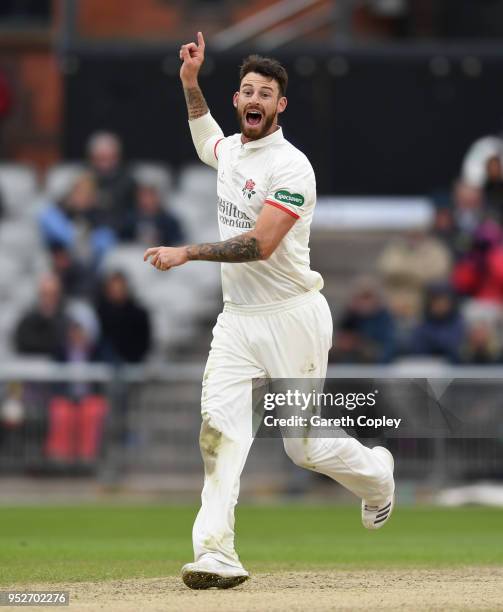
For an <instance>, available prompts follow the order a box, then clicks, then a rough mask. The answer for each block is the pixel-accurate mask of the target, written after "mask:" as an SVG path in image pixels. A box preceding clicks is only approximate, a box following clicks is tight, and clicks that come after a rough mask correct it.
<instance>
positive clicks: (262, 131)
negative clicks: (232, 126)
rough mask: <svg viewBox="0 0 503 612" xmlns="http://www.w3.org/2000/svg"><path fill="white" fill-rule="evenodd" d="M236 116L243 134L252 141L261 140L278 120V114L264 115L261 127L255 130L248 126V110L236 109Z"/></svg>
mask: <svg viewBox="0 0 503 612" xmlns="http://www.w3.org/2000/svg"><path fill="white" fill-rule="evenodd" d="M236 115H237V119H238V123H239V128H240V130H241V134H243V136H245V137H246V138H249V139H250V140H259V138H263V137H264V136H265V135H266V134H267V132H268V131H269V130H270V129H271V126H272V125H273V123H274V120H275V118H276V113H271V114H270V115H265V114H263V120H262V121H261V123H260V125H259V126H257V127H256V128H255V127H250V126H248V125H247V124H246V119H245V117H246V110H242V111H241V110H239V108H238V109H236Z"/></svg>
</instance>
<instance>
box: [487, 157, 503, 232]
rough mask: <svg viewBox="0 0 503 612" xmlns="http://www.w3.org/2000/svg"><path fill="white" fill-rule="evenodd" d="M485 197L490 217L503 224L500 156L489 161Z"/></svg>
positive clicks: (502, 175) (502, 178)
mask: <svg viewBox="0 0 503 612" xmlns="http://www.w3.org/2000/svg"><path fill="white" fill-rule="evenodd" d="M484 197H485V204H486V206H487V210H488V213H489V215H490V216H491V218H493V219H494V220H495V221H497V222H498V223H499V224H500V225H501V224H502V223H503V167H502V160H501V157H500V156H499V155H494V156H492V157H490V158H489V159H488V160H487V163H486V181H485V183H484Z"/></svg>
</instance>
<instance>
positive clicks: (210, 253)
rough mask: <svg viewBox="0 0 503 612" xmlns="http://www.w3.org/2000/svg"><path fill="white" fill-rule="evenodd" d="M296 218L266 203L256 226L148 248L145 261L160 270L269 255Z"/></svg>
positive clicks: (254, 259) (246, 260)
mask: <svg viewBox="0 0 503 612" xmlns="http://www.w3.org/2000/svg"><path fill="white" fill-rule="evenodd" d="M294 223H295V218H293V217H291V216H290V215H287V214H285V213H284V212H283V211H281V210H278V209H277V208H274V207H272V206H264V208H263V209H262V211H261V213H260V215H259V216H258V218H257V223H256V225H255V227H254V228H253V229H252V230H250V231H249V232H245V233H244V234H240V235H239V236H235V237H233V238H229V240H223V241H222V242H212V243H206V244H193V245H190V246H183V247H154V248H151V249H147V250H146V251H145V256H144V259H145V261H146V260H147V259H148V258H149V257H151V260H150V263H151V264H152V265H153V266H155V267H156V268H157V269H158V270H169V269H170V268H174V267H175V266H181V265H183V264H184V263H187V262H188V261H195V260H199V261H220V262H226V263H244V262H249V261H259V260H261V259H268V258H269V257H270V256H271V255H272V254H273V253H274V251H275V250H276V248H277V247H278V245H279V243H280V242H281V241H282V240H283V238H284V237H285V235H286V234H287V232H288V231H289V230H290V229H291V227H292V226H293V224H294Z"/></svg>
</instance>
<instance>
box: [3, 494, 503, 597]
mask: <svg viewBox="0 0 503 612" xmlns="http://www.w3.org/2000/svg"><path fill="white" fill-rule="evenodd" d="M195 513H196V508H195V507H186V506H185V507H181V506H126V507H124V506H95V505H90V506H75V507H61V506H59V507H46V506H44V507H19V508H0V584H2V585H6V584H11V583H26V582H51V581H52V582H57V581H80V580H105V579H112V578H127V577H157V576H166V575H168V574H173V573H176V572H178V571H179V568H180V565H181V564H182V563H184V562H186V561H188V560H191V557H192V549H191V542H190V534H191V528H192V521H193V519H194V516H195ZM502 514H503V513H502V512H501V510H492V509H485V508H463V509H454V510H451V509H432V508H422V507H421V508H413V507H406V508H400V507H399V508H398V510H397V511H396V513H395V515H394V516H393V519H392V521H391V522H390V523H389V525H386V527H385V528H384V529H383V530H381V531H377V532H368V531H366V530H364V529H363V528H362V526H361V525H360V518H359V513H358V508H357V506H356V504H355V506H354V507H338V506H333V507H332V506H321V507H320V506H307V505H285V506H256V507H255V506H243V507H240V508H239V509H238V513H237V528H238V537H237V546H238V550H239V552H240V555H241V558H242V560H243V562H244V563H245V564H246V566H247V567H248V568H249V569H250V570H251V571H254V572H257V571H264V570H275V569H300V570H302V569H308V568H330V567H332V568H340V569H343V568H348V569H350V568H352V567H353V568H354V567H360V568H361V567H373V568H378V567H390V566H391V567H392V566H395V567H404V566H408V567H436V566H459V565H490V564H502V565H503V518H502Z"/></svg>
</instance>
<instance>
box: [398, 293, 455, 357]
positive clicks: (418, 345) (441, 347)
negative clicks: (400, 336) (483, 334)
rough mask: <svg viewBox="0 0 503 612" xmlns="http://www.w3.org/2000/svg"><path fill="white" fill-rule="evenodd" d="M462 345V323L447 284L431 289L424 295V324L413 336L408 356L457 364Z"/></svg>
mask: <svg viewBox="0 0 503 612" xmlns="http://www.w3.org/2000/svg"><path fill="white" fill-rule="evenodd" d="M463 341H464V324H463V319H462V317H461V314H460V312H459V309H458V303H457V299H456V296H455V294H454V292H453V290H452V288H451V287H450V285H448V284H447V283H439V284H434V285H431V286H430V287H429V288H428V290H427V292H426V298H425V306H424V315H423V320H422V321H421V322H420V323H419V325H418V326H417V327H416V329H415V330H414V331H413V333H412V337H411V342H410V347H409V351H410V353H412V354H416V355H433V356H439V357H443V358H444V359H446V360H447V361H449V362H451V363H457V362H459V360H460V352H461V347H462V344H463Z"/></svg>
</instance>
